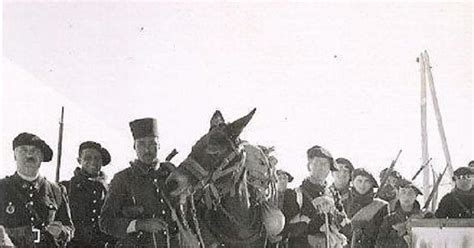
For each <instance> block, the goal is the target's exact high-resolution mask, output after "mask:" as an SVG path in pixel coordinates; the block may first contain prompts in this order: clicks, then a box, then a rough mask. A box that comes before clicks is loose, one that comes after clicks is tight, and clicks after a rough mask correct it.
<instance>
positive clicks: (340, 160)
mask: <svg viewBox="0 0 474 248" xmlns="http://www.w3.org/2000/svg"><path fill="white" fill-rule="evenodd" d="M336 163H338V164H343V165H345V166H346V167H347V168H348V169H349V171H351V172H352V171H353V170H354V166H353V165H352V163H351V161H349V159H347V158H337V159H336Z"/></svg>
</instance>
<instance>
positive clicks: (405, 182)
mask: <svg viewBox="0 0 474 248" xmlns="http://www.w3.org/2000/svg"><path fill="white" fill-rule="evenodd" d="M398 187H399V188H413V189H414V190H415V192H416V193H417V194H418V195H423V193H422V192H421V190H420V189H419V188H418V187H416V185H415V184H413V182H412V181H410V180H407V179H402V180H400V182H399V183H398Z"/></svg>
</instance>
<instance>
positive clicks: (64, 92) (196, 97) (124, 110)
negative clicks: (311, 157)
mask: <svg viewBox="0 0 474 248" xmlns="http://www.w3.org/2000/svg"><path fill="white" fill-rule="evenodd" d="M424 49H427V50H428V51H429V54H430V56H431V62H432V66H433V75H434V79H435V84H436V87H437V91H438V98H439V102H440V107H441V111H442V114H443V118H444V124H445V129H446V134H447V137H448V143H449V148H450V152H451V156H452V161H453V164H454V167H455V168H456V167H459V166H464V165H466V164H467V163H468V162H469V161H470V160H472V159H474V152H473V138H474V131H473V124H474V119H473V116H474V111H473V84H472V75H473V74H472V68H473V63H472V58H473V57H472V55H473V54H472V6H471V5H470V4H467V3H464V4H461V3H457V4H444V3H416V4H412V3H398V4H397V3H385V4H375V3H370V4H368V3H358V4H349V3H334V4H333V3H293V4H289V3H278V4H277V3H268V2H267V3H264V2H261V3H253V4H252V3H192V4H182V3H181V4H177V3H150V2H148V3H138V2H135V3H121V2H108V3H95V2H79V3H60V2H56V3H45V2H42V3H39V2H36V3H24V2H22V3H18V2H14V1H8V2H7V3H4V4H3V57H2V63H3V77H2V79H3V80H2V81H3V85H2V91H1V97H2V100H1V104H2V106H1V111H2V113H1V117H2V120H1V122H0V124H1V125H2V127H1V129H0V130H1V139H0V141H1V144H0V154H1V156H2V158H1V159H2V160H1V161H2V168H1V169H0V176H1V177H3V176H5V175H8V174H11V173H13V171H14V170H15V165H14V160H13V155H12V151H11V141H12V139H13V138H14V137H15V136H16V135H17V134H18V133H19V132H22V131H29V132H33V133H36V134H38V135H39V136H40V137H42V138H44V139H45V140H46V141H47V142H48V143H49V144H50V145H51V146H52V148H53V150H56V147H57V136H58V120H59V114H60V108H61V106H62V105H64V106H65V108H66V114H65V133H64V145H63V160H62V161H63V168H62V171H61V175H62V179H67V178H69V177H70V176H71V175H72V170H73V169H74V168H75V167H76V166H77V163H76V160H75V158H76V156H77V149H78V146H79V144H80V143H81V142H82V141H85V140H95V141H98V142H101V143H102V144H103V145H104V146H105V147H107V148H108V149H109V150H110V152H111V154H112V164H111V165H109V166H107V167H106V168H105V171H106V172H107V173H108V174H109V175H110V176H111V175H112V174H113V173H115V172H117V171H119V170H122V169H124V168H125V167H127V166H128V161H129V160H130V159H133V155H134V153H133V150H132V137H131V134H130V131H129V127H128V122H129V121H131V120H133V119H136V118H141V117H147V116H152V117H156V118H157V119H158V122H159V130H160V132H161V137H160V139H161V143H162V150H161V151H160V157H161V158H164V157H165V156H166V155H167V154H168V153H169V152H170V151H171V150H172V149H173V148H177V149H178V150H179V152H180V154H179V155H178V156H177V157H176V159H175V160H174V162H180V161H182V160H183V159H184V158H185V157H186V155H187V154H188V153H189V151H190V148H191V146H192V145H193V144H194V143H195V141H197V139H198V138H199V137H201V136H202V135H203V134H204V133H205V132H206V131H207V130H208V128H209V119H210V117H211V115H212V113H213V112H214V111H215V110H216V109H220V110H221V111H222V112H223V114H224V117H225V118H227V121H232V120H234V119H236V118H238V117H240V116H242V115H244V114H246V113H247V112H248V111H250V110H251V109H252V108H253V107H256V108H257V113H256V115H255V116H254V119H253V120H252V121H251V122H250V124H249V126H248V128H247V129H246V130H245V132H244V133H243V134H242V138H243V139H246V140H249V141H250V142H252V143H258V144H263V145H274V146H275V147H276V149H277V152H276V155H277V157H278V159H279V161H280V163H279V166H280V167H282V168H284V169H286V170H288V171H290V173H292V174H293V175H294V176H295V177H296V180H295V183H294V185H296V184H297V183H299V182H300V181H301V180H302V179H303V178H304V177H305V175H306V173H307V171H306V166H305V163H306V157H305V152H306V149H307V148H309V147H311V146H312V145H315V144H318V145H322V146H324V147H326V148H327V149H328V150H330V151H331V153H332V154H333V155H334V156H335V157H339V156H343V157H347V158H349V159H350V160H351V161H353V163H354V164H355V165H356V166H357V167H360V166H363V167H366V168H368V169H369V170H371V171H373V172H374V173H377V175H378V172H379V171H380V170H381V169H382V168H384V167H387V166H388V165H389V164H390V161H391V160H392V159H393V157H394V156H395V155H396V153H397V152H398V150H399V149H403V153H402V156H401V158H400V160H399V164H398V165H397V166H398V168H399V169H400V170H401V171H402V174H404V175H405V176H407V177H411V176H412V175H413V174H414V172H415V171H416V170H417V168H418V167H419V165H420V163H421V161H420V160H421V145H420V110H419V109H420V107H419V104H420V100H419V98H420V72H419V65H418V64H417V63H416V61H415V60H416V57H417V56H418V55H419V53H420V52H421V51H423V50H424ZM428 100H429V101H428V108H429V112H428V116H429V120H428V122H429V123H428V125H429V128H430V129H429V135H430V137H429V142H430V155H431V156H432V157H433V159H434V163H435V165H436V167H437V168H439V169H440V168H441V167H443V164H444V163H445V162H444V157H443V155H442V150H441V144H440V139H439V135H438V132H437V129H436V123H435V119H434V113H433V111H432V109H433V108H432V104H431V99H428ZM55 159H56V158H55ZM55 159H53V161H52V162H51V163H50V164H49V165H45V166H44V168H42V173H43V174H44V175H46V176H47V177H48V178H50V179H54V167H55V163H56V162H55ZM419 179H421V177H419ZM420 182H421V181H420ZM294 185H293V186H294Z"/></svg>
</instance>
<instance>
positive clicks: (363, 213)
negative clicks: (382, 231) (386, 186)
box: [343, 168, 389, 248]
mask: <svg viewBox="0 0 474 248" xmlns="http://www.w3.org/2000/svg"><path fill="white" fill-rule="evenodd" d="M352 185H353V187H352V188H351V192H350V194H349V198H348V199H347V200H345V201H343V205H344V209H345V210H346V213H347V216H348V217H349V218H350V219H351V225H352V240H351V247H352V248H372V247H374V246H375V240H376V238H377V234H378V231H379V228H380V225H381V224H382V221H383V218H384V217H385V216H387V215H388V213H389V209H388V203H387V202H386V201H384V200H382V199H378V198H375V193H374V188H377V187H378V183H377V181H376V180H375V178H374V177H373V176H372V174H370V173H369V172H368V171H366V170H365V169H363V168H357V169H355V170H354V171H353V172H352Z"/></svg>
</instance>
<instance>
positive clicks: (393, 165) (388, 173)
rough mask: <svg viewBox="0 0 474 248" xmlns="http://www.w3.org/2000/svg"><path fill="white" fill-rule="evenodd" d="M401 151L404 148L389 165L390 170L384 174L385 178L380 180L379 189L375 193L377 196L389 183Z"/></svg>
mask: <svg viewBox="0 0 474 248" xmlns="http://www.w3.org/2000/svg"><path fill="white" fill-rule="evenodd" d="M401 153H402V149H400V151H399V152H398V154H397V157H396V158H395V159H394V160H393V161H392V164H390V167H388V170H387V171H386V172H385V175H383V178H382V180H381V181H380V186H379V189H378V190H377V194H375V196H376V197H377V196H380V193H381V192H382V188H383V187H384V186H385V184H387V180H388V177H389V176H390V174H391V173H392V171H393V168H394V167H395V164H396V163H397V161H398V158H399V157H400V154H401Z"/></svg>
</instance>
